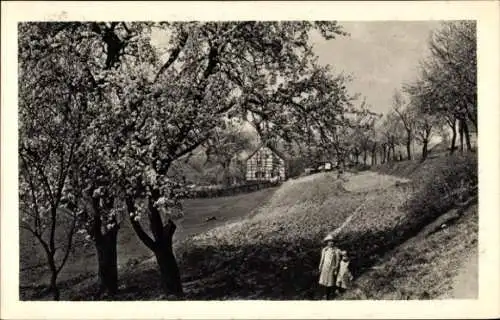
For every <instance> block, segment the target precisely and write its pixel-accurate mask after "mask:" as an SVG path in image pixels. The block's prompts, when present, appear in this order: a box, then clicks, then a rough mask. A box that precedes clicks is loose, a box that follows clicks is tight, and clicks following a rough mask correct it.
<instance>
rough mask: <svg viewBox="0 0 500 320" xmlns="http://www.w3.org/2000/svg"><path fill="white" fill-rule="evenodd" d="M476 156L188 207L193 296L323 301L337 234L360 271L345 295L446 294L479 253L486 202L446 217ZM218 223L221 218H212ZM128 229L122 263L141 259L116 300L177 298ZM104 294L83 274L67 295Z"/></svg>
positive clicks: (303, 182)
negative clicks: (329, 237)
mask: <svg viewBox="0 0 500 320" xmlns="http://www.w3.org/2000/svg"><path fill="white" fill-rule="evenodd" d="M474 159H475V158H474V157H473V156H470V157H462V156H456V157H446V158H436V159H430V160H428V161H426V162H424V163H417V162H415V163H414V164H412V163H410V164H409V165H408V166H403V165H401V164H395V165H391V167H389V166H385V167H382V166H381V167H378V168H375V169H377V170H378V171H379V172H387V173H390V174H391V175H386V174H381V173H377V172H373V171H364V172H358V173H355V174H348V175H347V176H345V177H344V179H337V175H336V173H334V172H330V173H318V174H314V175H310V176H305V177H301V178H298V179H290V180H288V181H286V182H285V183H284V184H283V185H281V186H280V187H279V188H276V189H267V190H261V191H258V192H255V193H249V194H245V195H240V196H236V197H226V198H215V199H194V200H188V201H186V204H185V208H186V218H185V221H183V223H182V225H183V226H185V227H184V228H181V230H180V232H179V234H178V235H177V242H176V243H175V251H176V256H177V258H178V260H179V264H180V268H181V271H182V281H183V284H184V289H185V292H186V299H190V300H238V299H245V300H248V299H259V300H292V299H301V300H302V299H308V300H314V299H319V298H321V296H320V292H319V290H318V287H317V285H316V283H317V277H318V271H317V266H318V262H319V253H320V250H321V247H322V239H323V237H324V236H325V235H326V234H327V233H329V232H332V231H334V230H336V243H337V245H338V246H339V247H341V248H343V249H346V250H347V251H348V252H349V254H350V256H351V258H352V261H353V262H352V265H353V271H354V275H355V282H354V287H353V288H352V290H349V291H348V292H346V293H345V294H344V295H342V296H340V297H339V299H365V298H371V299H425V298H436V297H442V296H446V293H447V292H448V291H450V290H451V286H452V284H451V283H452V277H453V276H454V275H455V274H456V272H457V270H458V267H459V262H460V261H461V259H462V258H463V257H465V256H466V254H468V253H470V252H473V250H474V248H475V246H477V206H476V204H477V199H476V200H475V201H472V202H469V204H468V205H467V206H466V207H460V209H459V210H460V213H459V214H454V215H453V217H452V218H448V217H447V214H448V213H449V212H450V211H453V210H455V211H456V210H457V209H456V208H457V202H456V201H455V200H456V199H457V198H460V199H465V198H467V199H469V198H471V197H472V199H473V197H474V192H475V191H474V190H475V189H474V184H477V164H475V162H474V161H476V160H474ZM475 165H476V167H474V166H475ZM408 168H411V170H408ZM471 168H472V169H471ZM438 191H439V192H438ZM476 191H477V190H476ZM457 192H459V193H460V195H459V196H448V197H446V195H447V194H448V195H456V194H457ZM473 200H474V199H473ZM455 211H454V212H455ZM211 216H215V217H218V219H217V220H215V221H210V222H206V218H207V217H211ZM440 218H441V219H445V220H439V219H440ZM436 223H437V224H436ZM444 223H446V224H448V226H447V227H446V228H444V229H441V225H442V224H444ZM124 229H125V228H124ZM122 232H123V234H122V235H120V236H119V239H122V240H120V241H121V242H120V244H119V246H121V248H120V247H119V250H120V251H119V255H121V256H120V257H121V258H120V259H121V260H122V261H123V259H124V258H123V257H129V256H130V255H131V253H134V255H135V256H136V257H140V258H134V259H137V261H136V263H135V264H130V263H125V264H122V266H121V270H120V284H121V286H120V292H119V293H118V295H117V296H115V297H113V298H112V299H114V300H158V299H165V298H169V297H165V296H164V295H163V294H162V291H161V288H160V287H159V286H158V283H157V279H158V274H157V270H156V265H155V262H154V260H152V259H150V258H148V257H145V256H141V253H142V252H146V251H145V249H144V248H141V249H140V250H139V249H138V248H137V246H139V245H140V244H139V242H138V240H132V239H131V238H127V237H132V236H133V234H132V232H131V231H130V230H128V231H127V229H125V231H122ZM126 239H127V240H126ZM461 239H463V242H460V241H461ZM124 240H125V241H124ZM132 243H134V244H132ZM460 243H461V245H458V244H460ZM134 246H136V249H134ZM450 249H453V250H450ZM129 259H132V258H129ZM80 261H84V260H80ZM74 266H75V267H78V263H74ZM96 288H97V287H96V284H95V277H91V276H90V275H87V276H82V279H78V281H74V282H73V283H68V285H66V286H65V290H64V292H65V294H64V295H65V296H64V298H65V299H69V300H89V299H90V297H91V293H92V292H93V291H95V290H96Z"/></svg>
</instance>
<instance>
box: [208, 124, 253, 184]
mask: <svg viewBox="0 0 500 320" xmlns="http://www.w3.org/2000/svg"><path fill="white" fill-rule="evenodd" d="M251 148H252V136H251V135H250V134H249V133H248V132H244V131H243V128H242V127H241V125H237V124H231V123H227V124H225V125H224V126H222V127H221V128H218V129H217V130H216V131H215V132H214V134H213V135H212V137H210V138H209V139H208V140H207V142H206V143H205V154H206V156H207V158H206V162H210V163H215V164H217V165H219V166H220V167H221V169H222V174H223V176H224V179H223V180H224V184H226V185H228V184H230V183H231V181H232V178H234V177H235V176H240V177H241V175H240V172H238V170H237V171H235V170H234V169H236V168H234V165H237V163H235V161H234V160H235V157H236V156H238V155H239V153H240V152H242V151H245V150H247V151H248V150H250V149H251ZM231 165H233V168H231Z"/></svg>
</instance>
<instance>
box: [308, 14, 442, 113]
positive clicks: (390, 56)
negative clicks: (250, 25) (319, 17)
mask: <svg viewBox="0 0 500 320" xmlns="http://www.w3.org/2000/svg"><path fill="white" fill-rule="evenodd" d="M339 24H340V25H342V26H343V27H344V30H345V31H347V32H349V33H350V34H351V35H350V37H341V38H337V39H334V40H329V41H326V40H324V39H322V38H321V37H320V36H319V35H318V36H316V35H314V36H313V39H312V40H313V42H314V43H315V51H316V53H317V54H318V55H319V57H320V62H321V63H323V64H330V65H332V66H333V67H334V70H335V71H338V72H340V71H345V72H346V73H349V74H352V76H353V77H354V80H353V81H352V83H351V84H350V85H349V88H350V89H351V91H352V92H359V93H360V94H362V95H365V96H366V97H367V102H368V103H369V104H371V105H372V110H373V111H375V112H379V113H380V112H382V113H386V112H387V111H388V110H389V109H390V108H391V97H392V94H393V93H394V90H395V89H397V88H399V87H400V86H401V84H402V83H404V82H408V81H411V80H412V79H414V77H415V75H416V73H417V67H418V61H419V60H420V59H421V58H423V57H424V56H425V54H426V52H427V41H428V37H429V35H430V32H431V31H432V30H433V29H435V28H437V27H439V22H437V21H402V22H399V21H391V22H385V21H380V22H378V21H374V22H339Z"/></svg>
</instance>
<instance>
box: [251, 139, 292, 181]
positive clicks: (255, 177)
mask: <svg viewBox="0 0 500 320" xmlns="http://www.w3.org/2000/svg"><path fill="white" fill-rule="evenodd" d="M285 174H286V173H285V158H284V156H283V155H282V154H280V153H279V152H278V151H276V150H275V149H273V148H271V147H269V146H261V147H259V148H258V149H257V150H255V151H254V152H253V153H252V154H250V156H249V157H248V158H247V160H246V180H247V181H273V180H281V181H283V180H285V178H286V175H285Z"/></svg>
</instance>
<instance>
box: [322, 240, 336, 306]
mask: <svg viewBox="0 0 500 320" xmlns="http://www.w3.org/2000/svg"><path fill="white" fill-rule="evenodd" d="M324 242H326V247H324V248H323V250H321V260H320V263H319V272H320V275H319V285H320V286H321V287H323V288H324V292H325V298H326V299H327V300H330V299H331V298H333V296H334V295H335V289H336V288H335V285H336V280H337V274H338V270H339V264H340V258H341V256H340V250H339V249H338V248H336V247H335V246H334V241H333V236H331V235H328V236H326V238H325V239H324Z"/></svg>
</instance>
